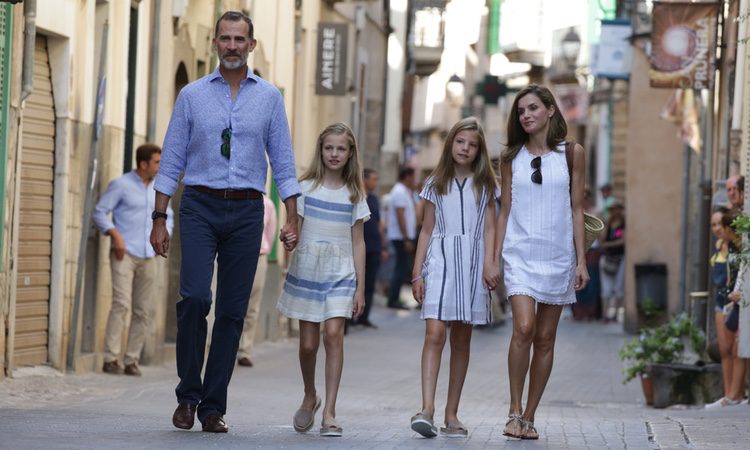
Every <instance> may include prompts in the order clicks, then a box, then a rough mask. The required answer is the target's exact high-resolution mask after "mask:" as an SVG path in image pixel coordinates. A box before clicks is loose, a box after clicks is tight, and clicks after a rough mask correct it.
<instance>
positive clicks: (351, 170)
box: [300, 122, 365, 204]
mask: <svg viewBox="0 0 750 450" xmlns="http://www.w3.org/2000/svg"><path fill="white" fill-rule="evenodd" d="M332 134H335V135H341V134H343V135H345V136H346V139H347V140H348V141H349V151H350V152H351V156H350V157H349V160H348V161H347V162H346V165H345V166H344V170H343V172H342V174H341V176H342V177H343V178H344V183H345V184H346V187H347V188H349V193H350V196H349V201H351V202H352V203H355V204H356V203H358V202H360V201H362V200H363V199H364V198H365V184H364V180H363V178H362V165H361V164H360V162H359V150H357V141H356V139H355V138H354V132H353V131H352V129H351V128H349V125H347V124H345V123H341V122H337V123H334V124H332V125H328V126H327V127H326V128H325V129H324V130H323V131H322V132H321V133H320V136H318V142H317V143H316V144H315V148H316V151H315V155H314V156H313V160H312V163H311V164H310V167H309V168H308V169H307V170H306V171H305V173H303V174H302V176H301V177H300V181H304V180H313V188H316V187H318V186H320V184H321V183H322V182H323V175H324V174H325V170H326V166H325V164H323V141H325V139H326V138H327V137H328V136H330V135H332Z"/></svg>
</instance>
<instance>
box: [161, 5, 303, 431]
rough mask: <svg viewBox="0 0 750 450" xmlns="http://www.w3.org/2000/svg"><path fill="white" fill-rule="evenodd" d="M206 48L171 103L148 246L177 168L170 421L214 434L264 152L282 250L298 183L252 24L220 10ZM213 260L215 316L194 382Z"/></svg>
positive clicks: (247, 281)
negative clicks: (212, 58)
mask: <svg viewBox="0 0 750 450" xmlns="http://www.w3.org/2000/svg"><path fill="white" fill-rule="evenodd" d="M213 45H214V48H215V49H216V53H217V54H218V56H219V61H220V65H219V67H218V68H217V69H216V70H214V72H213V73H211V74H210V75H207V76H205V77H203V78H201V79H199V80H197V81H195V82H193V83H190V84H188V85H187V86H185V87H184V88H183V89H182V91H180V94H179V95H178V97H177V101H176V102H175V105H174V111H173V112H172V119H171V120H170V122H169V128H168V129H167V134H166V137H165V138H164V155H163V161H162V164H161V168H160V169H159V174H158V175H157V176H156V184H155V186H154V188H155V189H156V208H155V210H154V213H153V218H154V229H153V231H152V233H151V244H152V245H153V246H154V250H155V251H156V253H157V254H159V255H162V256H165V257H166V255H167V251H168V250H169V233H168V232H167V227H166V225H165V223H164V214H163V213H164V210H165V208H166V206H167V202H168V201H169V198H170V197H171V196H172V195H174V193H175V190H176V189H177V183H178V179H179V176H180V174H181V173H182V172H184V174H185V175H184V177H183V179H182V183H183V184H184V185H185V191H184V193H183V195H182V202H181V205H180V234H181V236H180V246H181V247H180V248H181V250H182V260H181V268H180V296H181V298H180V299H179V300H178V302H177V342H176V344H177V348H176V353H177V375H178V376H179V378H180V383H179V384H178V385H177V388H176V389H175V392H176V394H177V402H178V406H177V409H176V410H175V412H174V415H173V416H172V423H173V424H174V426H176V427H177V428H182V429H190V428H192V427H193V422H194V417H195V414H196V410H197V414H198V420H200V421H201V423H202V429H203V431H208V432H219V433H221V432H226V431H228V427H227V425H226V423H225V422H224V418H223V416H224V414H225V413H226V407H227V387H228V385H229V380H230V378H231V376H232V371H233V370H234V364H235V360H236V357H237V348H238V345H239V339H240V335H241V334H242V325H243V322H244V319H245V312H246V311H247V305H248V299H249V296H250V291H251V288H252V284H253V277H254V275H255V270H256V267H257V264H258V256H259V253H260V243H261V236H262V235H263V198H262V193H263V192H264V191H265V186H266V172H267V164H266V154H267V155H268V160H269V161H270V163H271V169H272V170H273V176H274V180H275V181H276V186H277V187H278V189H279V194H280V195H281V198H283V199H284V206H285V207H286V213H287V219H286V224H285V225H284V227H283V228H282V230H281V236H282V238H283V239H284V243H285V248H286V249H287V250H292V249H293V248H294V246H295V245H296V242H297V241H296V238H297V235H298V229H299V219H298V217H297V196H298V195H299V194H300V187H299V184H298V183H297V174H296V168H295V164H294V153H293V150H292V140H291V135H290V133H289V125H288V123H287V118H286V112H285V109H284V101H283V98H282V96H281V92H279V90H278V89H277V88H276V87H274V86H273V85H272V84H270V83H268V82H267V81H265V80H263V79H261V78H260V77H258V76H256V75H254V74H253V72H252V71H251V70H249V68H248V66H247V58H248V55H249V54H250V52H251V51H252V50H253V49H254V48H255V45H256V41H255V39H254V38H253V24H252V22H251V21H250V19H249V18H248V17H247V16H245V15H244V14H242V13H239V12H232V11H230V12H227V13H225V14H224V15H222V16H221V18H220V19H219V20H218V22H217V23H216V28H215V31H214V39H213ZM217 256H218V274H217V275H218V276H217V280H218V282H217V288H216V305H215V308H216V310H215V317H216V320H215V322H214V326H213V331H212V339H211V344H210V348H209V353H208V360H207V362H206V370H205V374H204V376H203V379H202V380H201V371H202V369H203V359H204V352H205V345H206V333H207V331H208V330H207V328H208V325H207V321H206V316H207V315H208V312H209V310H210V308H211V278H212V274H213V267H214V260H215V259H217Z"/></svg>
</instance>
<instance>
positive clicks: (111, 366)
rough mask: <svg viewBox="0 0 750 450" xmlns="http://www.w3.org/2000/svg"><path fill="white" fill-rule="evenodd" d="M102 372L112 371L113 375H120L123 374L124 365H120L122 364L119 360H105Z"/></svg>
mask: <svg viewBox="0 0 750 450" xmlns="http://www.w3.org/2000/svg"><path fill="white" fill-rule="evenodd" d="M102 372H104V373H111V374H113V375H120V374H122V367H120V364H119V363H118V362H117V361H109V362H106V361H105V362H104V365H103V366H102Z"/></svg>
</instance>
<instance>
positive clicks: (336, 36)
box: [315, 22, 348, 95]
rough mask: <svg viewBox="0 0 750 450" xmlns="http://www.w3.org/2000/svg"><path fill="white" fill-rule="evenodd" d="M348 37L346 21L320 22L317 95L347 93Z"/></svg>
mask: <svg viewBox="0 0 750 450" xmlns="http://www.w3.org/2000/svg"><path fill="white" fill-rule="evenodd" d="M347 37H348V33H347V25H346V24H345V23H331V22H321V23H319V24H318V62H317V67H316V69H315V93H316V94H317V95H345V94H346V61H347V59H346V47H347Z"/></svg>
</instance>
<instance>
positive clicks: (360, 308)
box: [352, 291, 365, 319]
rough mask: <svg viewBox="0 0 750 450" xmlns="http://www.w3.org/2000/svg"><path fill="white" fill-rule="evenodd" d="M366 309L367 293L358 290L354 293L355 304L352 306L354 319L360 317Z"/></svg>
mask: <svg viewBox="0 0 750 450" xmlns="http://www.w3.org/2000/svg"><path fill="white" fill-rule="evenodd" d="M364 310H365V294H364V292H360V291H357V292H355V293H354V306H353V308H352V319H358V318H359V316H361V315H362V312H364Z"/></svg>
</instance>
